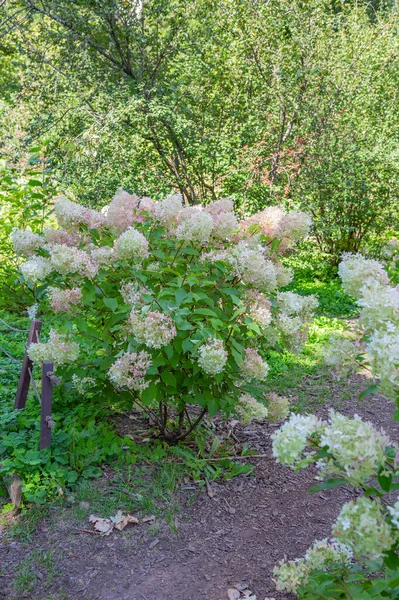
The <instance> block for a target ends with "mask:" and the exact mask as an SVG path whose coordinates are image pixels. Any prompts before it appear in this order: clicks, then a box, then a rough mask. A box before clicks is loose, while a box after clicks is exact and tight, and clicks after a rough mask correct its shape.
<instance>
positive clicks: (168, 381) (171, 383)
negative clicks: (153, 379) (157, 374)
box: [161, 371, 177, 388]
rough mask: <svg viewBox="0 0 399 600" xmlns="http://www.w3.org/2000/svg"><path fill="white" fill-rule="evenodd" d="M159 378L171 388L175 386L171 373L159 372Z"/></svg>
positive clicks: (174, 378)
mask: <svg viewBox="0 0 399 600" xmlns="http://www.w3.org/2000/svg"><path fill="white" fill-rule="evenodd" d="M161 379H162V381H164V382H165V383H166V385H169V386H170V387H172V388H176V387H177V381H176V377H175V376H174V375H172V373H169V372H168V371H164V372H163V373H161Z"/></svg>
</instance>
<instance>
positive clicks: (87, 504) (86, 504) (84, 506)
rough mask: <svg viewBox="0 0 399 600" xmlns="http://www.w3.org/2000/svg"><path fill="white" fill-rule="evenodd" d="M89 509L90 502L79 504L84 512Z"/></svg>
mask: <svg viewBox="0 0 399 600" xmlns="http://www.w3.org/2000/svg"><path fill="white" fill-rule="evenodd" d="M89 507H90V504H89V503H88V502H79V508H81V509H82V510H86V509H87V508H89Z"/></svg>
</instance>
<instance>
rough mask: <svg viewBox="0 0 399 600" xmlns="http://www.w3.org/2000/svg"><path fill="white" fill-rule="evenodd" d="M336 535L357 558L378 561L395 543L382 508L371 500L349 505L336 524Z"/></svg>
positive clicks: (340, 514) (367, 499)
mask: <svg viewBox="0 0 399 600" xmlns="http://www.w3.org/2000/svg"><path fill="white" fill-rule="evenodd" d="M333 535H335V536H336V537H338V538H339V540H340V541H341V542H343V543H344V544H346V545H347V546H349V548H350V549H351V550H352V551H353V553H354V554H355V556H356V557H357V558H369V559H371V560H378V559H379V558H381V555H382V553H383V552H384V550H389V549H390V548H391V546H392V545H393V544H394V542H395V538H394V536H393V532H392V530H391V528H390V526H389V524H388V523H387V521H386V520H385V516H384V512H383V508H382V505H381V504H380V502H378V501H375V500H374V501H373V500H370V499H369V498H363V497H362V498H358V499H357V500H356V501H355V502H354V501H351V502H347V503H346V504H344V506H343V507H342V509H341V512H340V513H339V515H338V518H337V520H336V522H335V524H334V525H333Z"/></svg>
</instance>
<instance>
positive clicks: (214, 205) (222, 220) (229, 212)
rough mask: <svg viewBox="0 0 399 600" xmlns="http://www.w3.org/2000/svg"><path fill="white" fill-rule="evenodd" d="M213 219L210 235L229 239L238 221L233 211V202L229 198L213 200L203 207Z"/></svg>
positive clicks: (236, 227)
mask: <svg viewBox="0 0 399 600" xmlns="http://www.w3.org/2000/svg"><path fill="white" fill-rule="evenodd" d="M204 211H205V212H207V213H209V214H210V215H211V217H212V220H213V230H212V237H214V238H216V239H220V240H226V239H229V238H230V237H231V236H232V235H233V233H234V232H235V231H236V230H237V229H238V221H237V218H236V216H235V213H234V204H233V201H232V200H230V198H221V199H220V200H215V201H214V202H211V203H210V204H207V205H206V206H205V207H204Z"/></svg>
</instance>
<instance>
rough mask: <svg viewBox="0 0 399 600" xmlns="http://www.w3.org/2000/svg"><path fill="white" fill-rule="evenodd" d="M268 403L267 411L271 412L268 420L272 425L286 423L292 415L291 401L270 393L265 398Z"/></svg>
mask: <svg viewBox="0 0 399 600" xmlns="http://www.w3.org/2000/svg"><path fill="white" fill-rule="evenodd" d="M265 400H266V402H267V410H268V411H269V415H268V419H269V421H270V422H271V423H279V422H280V421H285V419H286V418H287V417H288V415H289V414H290V401H289V400H288V398H285V397H284V396H279V395H278V394H276V393H274V392H270V393H269V394H267V395H266V396H265Z"/></svg>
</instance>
